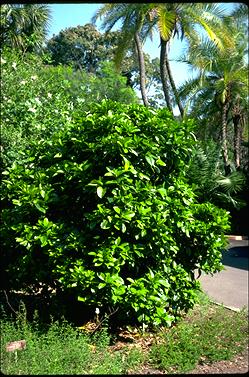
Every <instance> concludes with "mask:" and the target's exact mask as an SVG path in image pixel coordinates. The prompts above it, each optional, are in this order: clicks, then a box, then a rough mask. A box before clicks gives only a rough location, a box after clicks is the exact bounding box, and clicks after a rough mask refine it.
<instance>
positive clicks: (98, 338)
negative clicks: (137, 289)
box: [1, 299, 248, 375]
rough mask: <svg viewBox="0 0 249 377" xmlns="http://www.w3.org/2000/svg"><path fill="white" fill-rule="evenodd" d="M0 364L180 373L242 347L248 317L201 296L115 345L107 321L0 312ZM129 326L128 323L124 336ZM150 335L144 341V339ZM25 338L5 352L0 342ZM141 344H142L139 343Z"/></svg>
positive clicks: (19, 369) (33, 371) (56, 370)
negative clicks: (154, 327)
mask: <svg viewBox="0 0 249 377" xmlns="http://www.w3.org/2000/svg"><path fill="white" fill-rule="evenodd" d="M1 330H2V341H1V347H2V349H1V354H2V358H1V370H2V372H3V373H4V374H13V375H15V374H20V375H25V374H26V375H40V374H42V375H47V374H48V375H56V374H67V375H71V374H128V373H132V372H136V373H139V372H141V371H142V370H143V368H145V367H147V368H148V367H149V368H151V369H154V370H160V371H164V372H165V373H185V372H187V371H191V370H192V369H194V368H195V366H196V365H197V364H198V363H199V362H201V363H203V362H204V363H205V362H209V361H216V360H228V359H230V358H232V357H233V356H234V355H236V354H238V353H240V352H241V351H243V350H244V349H245V346H246V344H247V339H248V322H247V315H246V313H245V311H242V312H240V313H237V312H232V311H229V310H227V309H225V308H223V307H218V306H215V305H213V304H211V303H210V302H209V301H208V300H205V301H204V300H203V299H202V302H201V305H196V306H195V308H194V309H193V310H191V311H190V312H189V314H188V315H187V316H186V317H185V318H183V319H182V320H181V322H179V323H178V324H177V325H176V326H174V327H172V328H170V329H168V328H167V329H166V328H163V329H161V331H159V332H157V333H148V332H146V333H140V335H139V336H138V333H136V337H135V336H134V338H133V339H134V341H133V342H132V343H125V342H123V343H122V346H119V347H118V346H116V344H118V343H117V340H118V339H119V337H118V336H117V335H115V334H111V333H110V332H109V331H108V328H107V325H103V326H102V327H101V329H100V330H98V331H96V332H94V333H92V334H89V333H86V332H83V331H82V330H79V329H78V328H75V326H72V325H71V324H69V323H68V322H66V321H60V322H58V321H52V322H51V323H50V325H44V324H43V325H41V323H40V322H39V320H38V318H37V319H33V321H32V323H29V322H28V321H27V320H26V314H25V311H23V310H20V311H19V314H18V316H17V318H16V319H15V320H14V319H10V318H7V317H6V316H2V321H1ZM132 334H133V335H134V328H133V330H132V329H130V339H132ZM148 338H150V339H152V342H151V343H149V344H150V345H149V346H148V345H147V346H144V345H145V344H148V342H147V339H148ZM21 339H24V340H26V349H25V350H22V351H17V355H15V352H6V350H5V347H6V344H7V343H8V342H10V341H15V340H21ZM139 344H140V345H141V344H142V345H143V348H141V347H139Z"/></svg>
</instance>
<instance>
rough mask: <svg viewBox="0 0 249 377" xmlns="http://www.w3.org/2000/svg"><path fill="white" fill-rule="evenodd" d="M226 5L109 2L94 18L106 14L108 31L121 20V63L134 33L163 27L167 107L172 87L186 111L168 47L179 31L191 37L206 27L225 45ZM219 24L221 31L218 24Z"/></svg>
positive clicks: (145, 33)
mask: <svg viewBox="0 0 249 377" xmlns="http://www.w3.org/2000/svg"><path fill="white" fill-rule="evenodd" d="M222 15H223V9H222V8H221V7H220V6H219V5H217V4H201V3H197V4H195V3H187V4H184V3H139V4H125V3H122V4H105V5H104V6H103V7H101V8H100V10H98V11H97V13H96V15H95V16H94V17H93V21H96V19H97V18H99V17H101V16H105V18H104V20H103V23H102V27H103V28H104V29H105V30H106V31H107V32H108V31H110V30H111V28H112V27H113V26H114V25H116V23H117V22H118V21H121V23H122V26H121V30H122V35H123V36H122V39H121V40H120V44H119V48H118V49H117V54H116V62H117V64H120V62H121V60H122V57H123V54H124V52H125V50H126V46H127V44H128V43H131V41H132V40H133V39H134V35H138V33H139V35H140V36H141V37H142V39H143V40H144V39H145V38H146V37H147V36H148V35H152V31H153V29H157V30H159V33H160V40H161V52H160V72H161V81H162V85H163V90H164V95H165V101H166V104H167V107H168V108H169V109H170V110H171V111H172V99H171V96H170V87H169V83H168V81H170V84H171V88H172V90H173V93H174V97H175V101H176V103H177V105H178V107H179V110H180V113H181V114H182V115H183V111H184V109H183V106H182V104H181V102H180V98H179V96H178V92H177V89H176V86H175V83H174V80H173V76H172V74H171V70H170V65H169V59H168V55H167V54H168V48H169V42H170V40H171V39H172V38H173V37H174V36H175V35H176V36H178V37H179V38H181V39H183V38H184V37H186V38H188V39H190V40H191V38H192V37H193V36H195V35H198V30H197V29H196V25H198V26H199V28H202V29H204V30H205V31H206V33H207V35H208V36H209V38H210V39H211V40H213V41H215V43H216V44H217V45H218V46H219V47H221V46H222V39H221V36H222V34H223V36H224V35H225V34H224V33H222V32H221V28H220V24H221V20H222ZM218 26H219V33H216V31H215V30H216V28H217V27H218Z"/></svg>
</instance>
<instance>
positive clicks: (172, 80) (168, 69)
mask: <svg viewBox="0 0 249 377" xmlns="http://www.w3.org/2000/svg"><path fill="white" fill-rule="evenodd" d="M165 64H166V68H167V73H168V77H169V81H170V85H171V88H172V91H173V93H174V96H175V100H176V103H177V106H178V108H179V111H180V114H181V117H182V118H183V115H184V108H183V106H182V103H181V100H180V97H179V94H178V91H177V89H176V86H175V81H174V79H173V75H172V72H171V68H170V64H169V58H168V52H167V46H166V51H165Z"/></svg>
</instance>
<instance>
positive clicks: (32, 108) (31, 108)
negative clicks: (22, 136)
mask: <svg viewBox="0 0 249 377" xmlns="http://www.w3.org/2000/svg"><path fill="white" fill-rule="evenodd" d="M28 111H30V112H31V113H36V109H34V107H30V108H29V109H28Z"/></svg>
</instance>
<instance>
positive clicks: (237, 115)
mask: <svg viewBox="0 0 249 377" xmlns="http://www.w3.org/2000/svg"><path fill="white" fill-rule="evenodd" d="M232 114H233V115H232V117H233V125H234V161H235V166H236V169H239V168H240V159H241V150H240V143H241V133H242V132H241V111H240V103H239V98H238V100H237V102H236V103H235V104H234V106H233V109H232Z"/></svg>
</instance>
